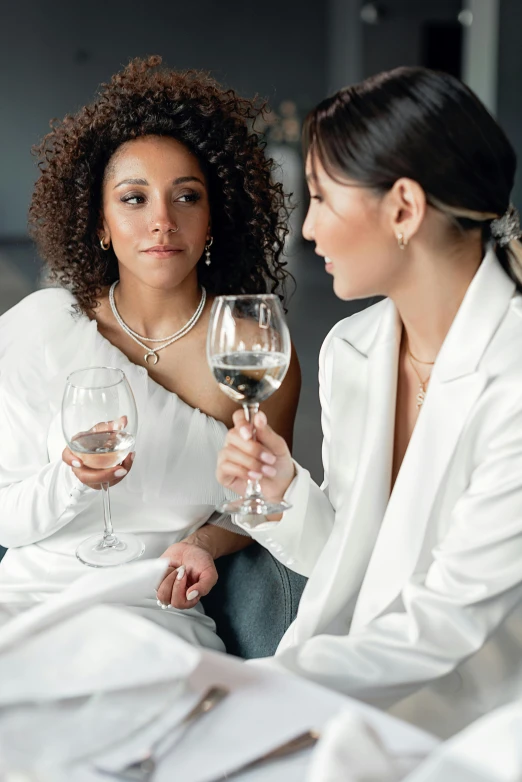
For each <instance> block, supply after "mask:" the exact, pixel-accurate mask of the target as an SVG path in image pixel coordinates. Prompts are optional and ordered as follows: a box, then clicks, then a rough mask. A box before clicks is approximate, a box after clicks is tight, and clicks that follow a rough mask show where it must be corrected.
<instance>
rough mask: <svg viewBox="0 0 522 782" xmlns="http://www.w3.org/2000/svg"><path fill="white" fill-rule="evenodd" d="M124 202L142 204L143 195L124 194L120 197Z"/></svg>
mask: <svg viewBox="0 0 522 782" xmlns="http://www.w3.org/2000/svg"><path fill="white" fill-rule="evenodd" d="M121 200H122V201H123V202H124V203H126V204H143V202H144V201H145V196H142V195H126V196H123V197H122V199H121Z"/></svg>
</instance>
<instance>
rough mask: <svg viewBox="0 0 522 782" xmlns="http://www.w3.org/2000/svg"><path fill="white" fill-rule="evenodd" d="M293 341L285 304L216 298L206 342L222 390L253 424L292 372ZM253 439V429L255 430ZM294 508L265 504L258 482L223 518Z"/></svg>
mask: <svg viewBox="0 0 522 782" xmlns="http://www.w3.org/2000/svg"><path fill="white" fill-rule="evenodd" d="M291 350H292V347H291V341H290V333H289V331H288V326H287V325H286V321H285V316H284V313H283V308H282V306H281V302H280V300H279V298H278V297H277V296H274V295H272V294H252V295H248V294H244V295H238V296H217V297H216V299H215V301H214V304H213V305H212V312H211V314H210V323H209V331H208V339H207V355H208V361H209V364H210V368H211V370H212V372H213V374H214V377H215V378H216V380H217V382H218V384H219V387H220V389H221V390H222V391H223V392H224V393H225V394H227V396H229V397H230V398H231V399H233V400H234V401H235V402H238V403H239V404H241V405H243V408H244V410H245V417H246V419H247V421H252V420H253V417H254V415H255V414H256V413H257V411H258V410H259V405H260V403H261V402H264V401H265V399H268V397H269V396H271V395H272V394H273V393H274V391H277V389H278V388H279V387H280V385H281V383H282V382H283V379H284V377H285V375H286V372H287V370H288V366H289V364H290V356H291ZM254 438H255V429H254ZM288 508H290V505H289V504H288V503H287V502H285V501H284V500H282V501H281V502H270V501H269V500H267V499H265V497H264V496H263V493H262V491H261V486H260V484H259V481H257V480H249V481H248V482H247V488H246V492H245V497H243V498H240V499H238V500H234V501H232V502H226V503H224V504H223V505H222V506H221V507H220V508H218V510H219V511H220V512H222V513H239V514H241V515H251V514H254V515H267V514H272V513H282V512H283V511H285V510H288Z"/></svg>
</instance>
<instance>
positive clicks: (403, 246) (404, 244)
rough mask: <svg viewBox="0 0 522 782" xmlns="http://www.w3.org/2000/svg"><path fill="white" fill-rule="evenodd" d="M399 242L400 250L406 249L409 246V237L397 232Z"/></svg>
mask: <svg viewBox="0 0 522 782" xmlns="http://www.w3.org/2000/svg"><path fill="white" fill-rule="evenodd" d="M397 244H398V245H399V250H404V249H406V247H407V246H408V239H407V238H406V237H405V236H404V234H397Z"/></svg>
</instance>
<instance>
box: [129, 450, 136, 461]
mask: <svg viewBox="0 0 522 782" xmlns="http://www.w3.org/2000/svg"><path fill="white" fill-rule="evenodd" d="M135 456H136V451H133V452H132V453H131V455H130V458H131V462H133V461H134V457H135Z"/></svg>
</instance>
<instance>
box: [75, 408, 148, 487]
mask: <svg viewBox="0 0 522 782" xmlns="http://www.w3.org/2000/svg"><path fill="white" fill-rule="evenodd" d="M126 426H127V420H126V416H122V417H121V418H120V419H119V420H118V421H117V422H115V421H109V422H104V423H101V422H100V423H99V424H96V426H93V427H92V430H91V431H92V432H97V431H98V432H99V431H105V430H106V429H107V428H111V429H114V430H115V431H118V430H120V429H124V428H125V427H126ZM82 434H85V433H82ZM134 455H135V454H134V451H133V452H132V453H130V454H128V456H126V457H125V459H123V461H121V462H119V463H117V464H115V465H109V464H108V465H107V466H106V467H103V468H101V469H100V468H98V467H95V468H94V467H90V466H88V465H87V464H85V462H84V461H82V459H81V457H80V456H79V455H78V454H77V453H73V452H72V451H71V449H70V448H69V447H67V448H64V449H63V453H62V460H63V461H64V462H65V464H68V465H69V467H70V468H71V470H72V471H73V473H74V474H75V475H76V477H77V478H78V480H79V481H80V482H81V483H83V484H84V485H85V486H88V487H89V488H90V489H96V490H97V491H100V490H101V488H102V484H103V483H106V484H108V486H109V487H112V486H116V485H117V484H118V483H120V481H121V480H123V478H124V477H125V476H126V475H127V473H128V472H129V470H130V469H131V467H132V462H133V461H134ZM98 458H99V457H98ZM86 460H89V456H87V457H86Z"/></svg>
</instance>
